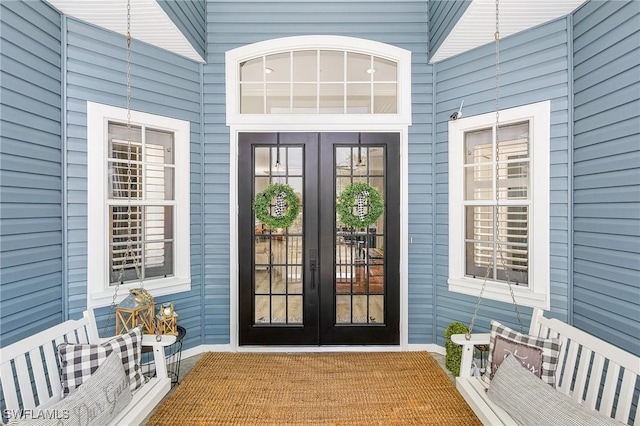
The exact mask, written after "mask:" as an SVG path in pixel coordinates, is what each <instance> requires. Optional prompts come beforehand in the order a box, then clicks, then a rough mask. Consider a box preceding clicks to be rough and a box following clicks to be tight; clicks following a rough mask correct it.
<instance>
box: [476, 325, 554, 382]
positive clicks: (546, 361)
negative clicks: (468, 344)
mask: <svg viewBox="0 0 640 426" xmlns="http://www.w3.org/2000/svg"><path fill="white" fill-rule="evenodd" d="M559 354H560V340H559V339H544V338H541V337H536V336H530V335H528V334H522V333H518V332H517V331H514V330H512V329H510V328H509V327H507V326H504V325H502V324H500V323H499V322H498V321H491V339H490V341H489V363H488V365H489V367H490V371H489V378H490V379H492V378H493V375H494V374H495V373H496V371H497V369H498V367H499V366H500V364H501V363H502V361H503V360H504V359H505V358H506V357H507V356H508V355H514V357H515V358H516V359H518V361H520V363H521V364H522V365H523V366H525V367H526V368H527V369H528V370H529V371H531V372H532V373H534V374H535V375H536V376H538V377H539V378H541V379H542V381H543V382H545V383H547V384H550V385H551V386H553V387H555V384H556V367H557V365H558V357H559Z"/></svg>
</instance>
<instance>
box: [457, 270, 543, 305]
mask: <svg viewBox="0 0 640 426" xmlns="http://www.w3.org/2000/svg"><path fill="white" fill-rule="evenodd" d="M483 282H484V279H478V278H467V277H464V278H449V279H448V280H447V283H448V284H449V291H452V292H455V293H462V294H467V295H469V296H475V297H478V295H479V294H480V289H481V288H482V283H483ZM513 295H514V296H515V299H516V303H517V304H518V305H522V306H528V307H531V308H540V309H544V310H547V311H548V310H549V297H548V295H546V294H541V293H535V292H534V291H532V290H531V289H530V288H528V287H527V288H522V287H517V286H513ZM482 297H483V298H485V299H491V300H497V301H499V302H505V303H513V300H512V299H511V293H510V292H509V286H508V285H506V284H504V283H498V282H495V281H487V284H486V286H485V288H484V293H483V294H482Z"/></svg>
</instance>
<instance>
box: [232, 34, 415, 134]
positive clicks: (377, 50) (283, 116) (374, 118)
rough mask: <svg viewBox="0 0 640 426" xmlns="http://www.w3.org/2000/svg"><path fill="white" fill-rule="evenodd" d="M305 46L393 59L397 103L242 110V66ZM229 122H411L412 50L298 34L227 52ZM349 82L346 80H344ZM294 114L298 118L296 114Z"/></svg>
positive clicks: (367, 42) (349, 39) (356, 40)
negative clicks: (339, 109)
mask: <svg viewBox="0 0 640 426" xmlns="http://www.w3.org/2000/svg"><path fill="white" fill-rule="evenodd" d="M304 50H317V51H336V52H345V53H346V54H349V53H355V54H363V55H371V56H372V57H375V58H381V59H383V60H387V61H391V62H394V63H395V64H397V68H396V81H395V83H396V96H397V104H396V105H397V107H396V112H394V113H370V112H368V113H339V114H328V113H304V114H296V113H279V114H248V113H241V112H240V104H241V88H240V86H241V83H240V66H241V64H242V63H244V62H246V61H250V60H252V59H256V58H260V57H266V56H269V55H276V54H280V53H287V52H297V51H304ZM225 62H226V69H225V72H226V87H227V105H226V107H227V109H226V112H227V125H229V126H233V125H239V124H240V125H241V124H251V125H256V124H261V123H264V124H270V125H274V124H293V123H295V124H320V125H321V124H350V125H353V124H378V123H381V122H384V123H385V124H387V125H391V124H402V125H405V126H407V125H411V102H410V99H411V52H410V51H408V50H405V49H402V48H399V47H396V46H391V45H388V44H384V43H380V42H376V41H372V40H364V39H359V38H353V37H342V36H315V35H313V36H298V37H286V38H280V39H274V40H266V41H263V42H258V43H254V44H251V45H247V46H243V47H239V48H237V49H233V50H230V51H228V52H226V61H225ZM345 84H346V82H345ZM294 117H295V118H294Z"/></svg>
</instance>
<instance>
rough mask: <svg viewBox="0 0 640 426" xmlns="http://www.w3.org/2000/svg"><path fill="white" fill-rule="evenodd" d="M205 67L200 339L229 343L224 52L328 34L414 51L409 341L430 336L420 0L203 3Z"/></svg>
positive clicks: (426, 73)
mask: <svg viewBox="0 0 640 426" xmlns="http://www.w3.org/2000/svg"><path fill="white" fill-rule="evenodd" d="M207 25H208V26H207V41H208V49H207V52H208V57H207V65H206V66H205V123H204V125H205V130H206V132H207V141H206V145H205V158H204V167H205V217H204V221H205V222H204V226H205V264H206V265H207V267H206V272H205V280H206V282H208V283H211V285H210V286H207V289H206V297H205V303H206V307H205V310H206V314H205V321H206V329H207V336H206V339H205V342H204V343H228V324H229V321H236V319H235V318H231V319H230V318H229V300H228V294H229V267H228V265H229V263H228V262H229V257H228V253H229V246H228V243H227V242H228V240H229V231H228V225H229V196H228V189H227V188H228V184H229V166H228V164H229V161H233V160H230V159H229V130H228V128H227V126H226V125H225V113H224V112H225V86H224V83H225V80H224V52H225V51H227V50H230V49H233V48H236V47H239V46H243V45H246V44H250V43H254V42H258V41H263V40H268V39H273V38H279V37H287V36H297V35H310V34H331V35H342V36H350V37H358V38H364V39H370V40H375V41H379V42H383V43H388V44H392V45H396V46H399V47H402V48H404V49H407V50H411V51H412V52H413V54H412V60H413V75H412V80H413V97H414V104H413V126H412V127H411V128H410V137H409V191H410V194H411V195H410V201H409V203H410V205H409V233H410V235H411V236H412V238H413V244H412V245H411V246H410V248H409V264H410V265H411V266H410V269H409V300H410V306H409V316H410V320H409V324H410V325H409V340H410V341H411V342H412V343H431V342H432V340H433V337H432V336H433V333H432V331H433V330H432V329H433V327H432V325H433V297H432V295H433V290H432V276H433V274H432V264H433V261H432V256H433V253H432V250H431V247H432V246H433V241H432V232H433V227H432V225H431V223H432V196H431V194H432V192H433V186H432V181H431V179H432V173H431V163H432V148H431V145H432V142H431V135H432V131H431V130H432V129H431V111H432V93H433V87H432V86H433V85H432V76H431V66H430V65H427V59H428V58H427V46H426V40H427V10H426V3H425V2H424V1H343V2H324V1H305V2H299V1H273V2H271V1H264V2H254V1H213V0H209V1H208V2H207Z"/></svg>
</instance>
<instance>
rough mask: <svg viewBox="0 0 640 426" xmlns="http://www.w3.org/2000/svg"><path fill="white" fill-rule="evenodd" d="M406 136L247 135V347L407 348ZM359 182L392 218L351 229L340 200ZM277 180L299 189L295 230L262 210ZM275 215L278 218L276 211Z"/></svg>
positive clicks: (242, 173) (241, 188)
mask: <svg viewBox="0 0 640 426" xmlns="http://www.w3.org/2000/svg"><path fill="white" fill-rule="evenodd" d="M399 139H400V138H399V134H397V133H241V134H240V135H239V137H238V145H239V150H238V151H239V157H238V207H239V215H238V250H239V256H238V258H239V329H240V344H241V345H373V344H378V345H379V344H387V345H393V344H399V342H400V327H399V324H400V289H399V284H400V268H399V263H400V238H399V232H400V221H399V205H400V195H399V194H400V177H399V170H400V156H399ZM357 182H363V183H366V184H368V185H370V186H371V187H373V188H374V189H375V190H376V191H377V192H378V193H379V194H380V196H381V198H382V199H383V200H384V205H385V206H384V212H383V213H382V214H381V215H380V216H379V217H378V219H377V220H376V221H375V222H374V223H372V224H370V225H369V226H367V227H353V226H346V225H345V224H343V223H342V222H341V220H340V217H339V215H338V214H337V212H336V200H337V199H338V197H339V195H340V194H341V193H342V191H343V190H344V189H345V188H348V187H349V185H350V184H352V183H357ZM270 183H283V184H287V185H289V186H290V187H291V188H292V189H293V191H294V192H295V194H296V195H297V196H298V198H299V199H300V201H301V209H300V213H299V214H298V216H297V217H296V218H295V220H294V221H293V223H292V224H291V225H290V226H289V227H287V228H284V229H283V228H270V227H268V226H266V225H265V224H264V223H262V222H260V221H259V220H258V219H257V218H256V215H255V213H254V211H253V210H252V202H253V200H254V198H255V196H256V194H258V193H260V192H261V191H263V190H264V189H265V188H267V186H268V185H269V184H270ZM274 200H275V199H274ZM272 203H274V201H272ZM354 204H355V200H354ZM368 208H370V206H369V205H365V206H364V212H365V213H366V212H367V209H368ZM270 212H272V214H274V215H276V213H275V205H272V206H270ZM355 214H356V211H355V209H354V215H355Z"/></svg>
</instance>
